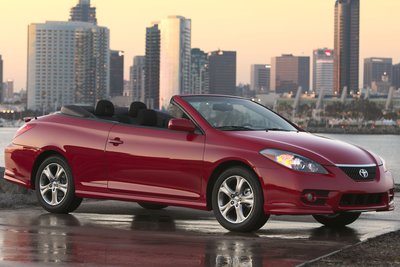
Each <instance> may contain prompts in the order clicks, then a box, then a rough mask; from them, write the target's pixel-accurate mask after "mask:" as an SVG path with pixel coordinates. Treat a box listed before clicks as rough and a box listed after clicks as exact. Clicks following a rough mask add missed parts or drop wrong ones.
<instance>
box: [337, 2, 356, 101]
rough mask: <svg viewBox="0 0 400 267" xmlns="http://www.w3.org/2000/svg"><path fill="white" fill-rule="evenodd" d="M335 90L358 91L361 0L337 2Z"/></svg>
mask: <svg viewBox="0 0 400 267" xmlns="http://www.w3.org/2000/svg"><path fill="white" fill-rule="evenodd" d="M334 42H335V45H334V49H335V50H334V90H335V92H337V93H341V92H342V90H343V87H345V86H347V89H348V92H350V91H358V89H359V87H358V75H359V70H358V69H359V46H360V45H359V42H360V0H336V3H335V36H334Z"/></svg>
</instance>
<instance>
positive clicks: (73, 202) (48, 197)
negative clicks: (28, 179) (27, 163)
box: [35, 156, 82, 213]
mask: <svg viewBox="0 0 400 267" xmlns="http://www.w3.org/2000/svg"><path fill="white" fill-rule="evenodd" d="M35 188H36V196H37V198H38V200H39V203H40V205H41V206H42V207H43V208H44V209H45V210H47V211H49V212H52V213H69V212H72V211H74V210H75V209H77V208H78V207H79V205H80V204H81V202H82V198H78V197H76V196H75V185H74V179H73V177H72V173H71V169H70V167H69V166H68V164H67V162H66V161H65V159H64V158H62V157H60V156H51V157H49V158H47V159H45V160H44V161H43V162H42V164H40V166H39V169H38V171H37V173H36V179H35Z"/></svg>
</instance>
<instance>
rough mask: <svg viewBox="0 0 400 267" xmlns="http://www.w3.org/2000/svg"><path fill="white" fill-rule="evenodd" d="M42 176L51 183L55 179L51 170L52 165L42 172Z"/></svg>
mask: <svg viewBox="0 0 400 267" xmlns="http://www.w3.org/2000/svg"><path fill="white" fill-rule="evenodd" d="M42 174H44V175H45V176H46V178H47V179H48V180H49V181H51V180H53V179H54V176H53V174H52V173H51V170H50V165H48V166H47V167H46V168H44V170H43V171H42Z"/></svg>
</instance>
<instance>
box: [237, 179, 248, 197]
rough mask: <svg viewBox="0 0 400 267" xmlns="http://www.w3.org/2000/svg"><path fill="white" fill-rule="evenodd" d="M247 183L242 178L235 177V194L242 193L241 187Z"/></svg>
mask: <svg viewBox="0 0 400 267" xmlns="http://www.w3.org/2000/svg"><path fill="white" fill-rule="evenodd" d="M245 183H247V182H246V180H245V179H244V178H243V177H240V176H236V190H235V191H236V193H238V194H239V193H240V192H242V187H243V185H244V184H245Z"/></svg>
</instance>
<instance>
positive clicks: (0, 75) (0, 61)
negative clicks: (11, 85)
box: [0, 55, 3, 103]
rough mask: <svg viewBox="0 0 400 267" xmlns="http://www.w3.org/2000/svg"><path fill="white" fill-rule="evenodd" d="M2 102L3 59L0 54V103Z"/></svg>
mask: <svg viewBox="0 0 400 267" xmlns="http://www.w3.org/2000/svg"><path fill="white" fill-rule="evenodd" d="M2 102H3V59H2V58H1V55H0V103H2Z"/></svg>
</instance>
